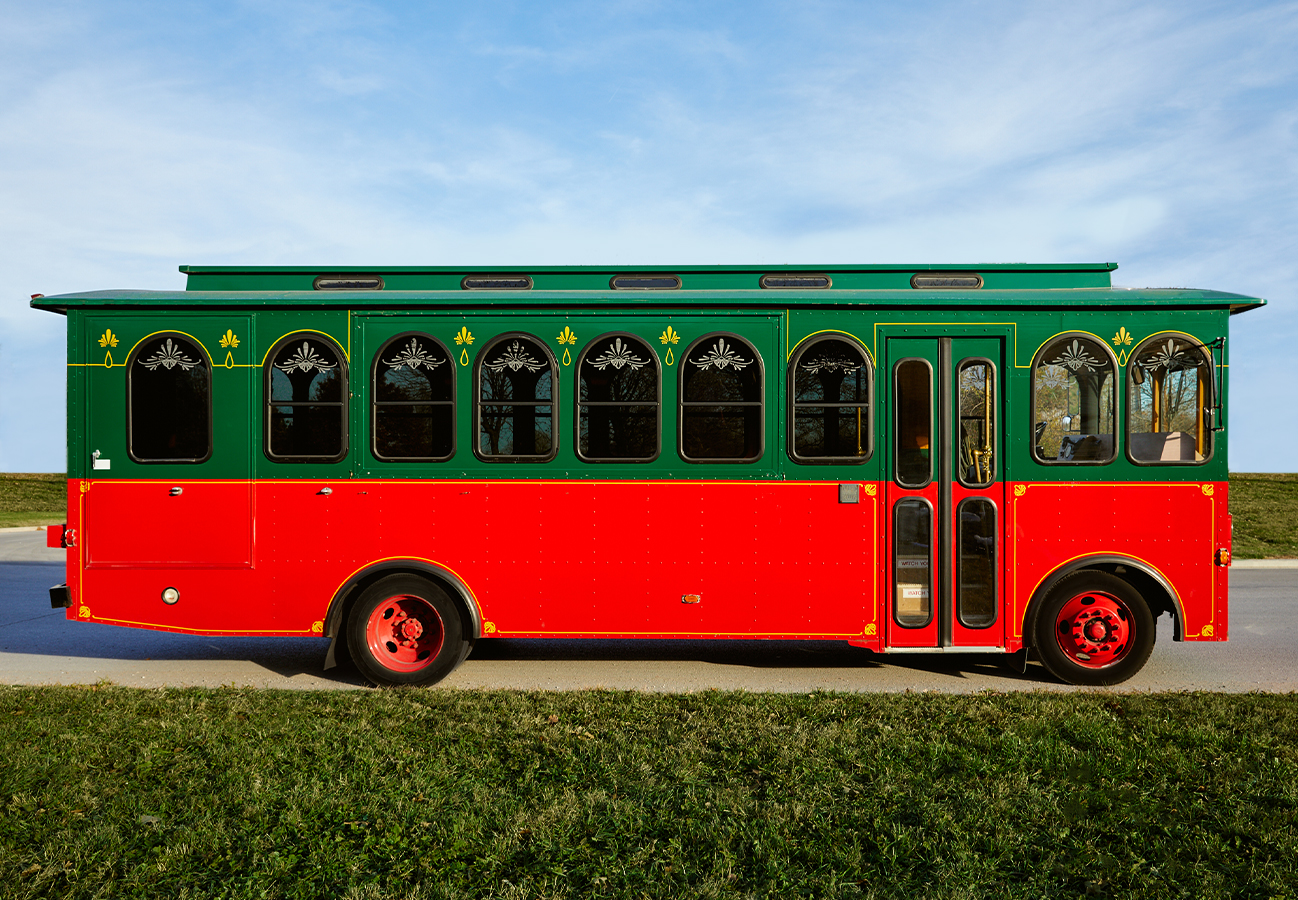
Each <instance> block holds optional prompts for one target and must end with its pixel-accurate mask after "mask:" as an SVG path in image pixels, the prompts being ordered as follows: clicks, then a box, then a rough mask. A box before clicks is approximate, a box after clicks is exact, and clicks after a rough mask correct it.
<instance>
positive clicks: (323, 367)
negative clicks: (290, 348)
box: [275, 341, 338, 375]
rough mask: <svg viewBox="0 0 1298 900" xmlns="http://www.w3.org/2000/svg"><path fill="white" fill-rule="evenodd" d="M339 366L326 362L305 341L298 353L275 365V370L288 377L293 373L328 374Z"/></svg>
mask: <svg viewBox="0 0 1298 900" xmlns="http://www.w3.org/2000/svg"><path fill="white" fill-rule="evenodd" d="M337 365H338V364H337V363H331V362H326V361H325V358H324V357H323V356H320V355H319V354H317V353H316V352H315V348H314V347H312V346H311V345H310V344H309V343H308V342H306V341H303V342H302V346H301V347H299V348H298V351H297V353H295V354H293V355H292V356H290V357H289V358H288V359H285V360H281V361H280V362H277V363H275V368H277V369H279V370H280V371H281V372H283V373H285V374H286V375H287V374H288V373H290V372H293V371H299V372H314V371H316V370H319V371H321V372H327V371H329V370H330V369H333V368H336V367H337Z"/></svg>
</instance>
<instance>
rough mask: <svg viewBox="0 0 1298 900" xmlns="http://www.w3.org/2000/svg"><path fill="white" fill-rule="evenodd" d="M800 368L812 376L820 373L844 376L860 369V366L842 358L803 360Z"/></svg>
mask: <svg viewBox="0 0 1298 900" xmlns="http://www.w3.org/2000/svg"><path fill="white" fill-rule="evenodd" d="M801 367H802V369H803V370H804V371H807V372H810V373H811V374H813V375H819V374H820V373H821V372H842V373H843V374H844V375H851V374H852V373H853V372H856V371H857V370H859V369H860V368H861V364H860V363H859V362H855V361H853V360H850V359H844V358H842V357H838V358H835V359H829V358H827V357H820V358H818V359H808V360H804V361H803V362H802V364H801Z"/></svg>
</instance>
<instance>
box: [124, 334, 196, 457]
mask: <svg viewBox="0 0 1298 900" xmlns="http://www.w3.org/2000/svg"><path fill="white" fill-rule="evenodd" d="M169 337H171V338H180V339H181V340H183V341H184V342H185V343H187V344H190V345H192V346H193V347H194V348H196V349H197V351H198V354H199V355H200V356H201V357H202V359H203V361H204V363H205V364H206V368H207V452H206V453H205V454H204V455H203V456H196V457H175V458H172V459H148V458H145V457H141V456H136V455H135V400H134V390H133V387H134V381H135V363H136V362H138V361H139V358H140V356H141V355H142V354H143V353H144V348H145V346H146V345H148V344H151V343H153V342H154V341H155V340H165V339H166V338H169ZM213 368H214V364H213V362H212V356H211V354H209V353H208V352H207V348H206V347H204V346H203V342H202V341H200V340H199V339H198V338H196V337H194V336H193V335H189V334H186V333H185V332H183V331H174V330H169V331H155V332H153V333H152V334H149V335H146V336H145V337H143V338H141V339H140V342H139V343H137V344H136V345H135V346H134V347H133V348H131V353H130V356H128V357H127V360H126V455H127V456H128V457H130V460H131V462H135V463H139V464H140V465H144V466H156V465H172V464H175V465H197V464H199V463H205V462H207V461H208V460H209V459H211V458H212V453H213V452H214V450H215V444H216V428H215V422H214V421H213V418H214V416H213V406H212V369H213Z"/></svg>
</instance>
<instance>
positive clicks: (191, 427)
mask: <svg viewBox="0 0 1298 900" xmlns="http://www.w3.org/2000/svg"><path fill="white" fill-rule="evenodd" d="M126 379H127V391H126V393H127V413H126V418H127V430H128V432H129V435H130V437H129V448H130V454H131V459H134V460H135V461H136V462H177V463H197V462H203V461H204V460H206V459H207V458H208V457H210V456H211V455H212V370H211V368H210V367H209V366H208V363H207V354H206V353H204V352H203V350H202V349H201V348H200V347H198V346H197V345H196V344H195V343H194V342H193V341H191V340H190V339H188V338H186V337H183V336H182V335H179V334H155V335H153V336H151V337H149V338H148V339H146V340H144V341H142V342H141V343H140V345H139V346H138V347H136V348H135V353H133V354H132V356H131V359H130V361H129V362H128V363H127V366H126Z"/></svg>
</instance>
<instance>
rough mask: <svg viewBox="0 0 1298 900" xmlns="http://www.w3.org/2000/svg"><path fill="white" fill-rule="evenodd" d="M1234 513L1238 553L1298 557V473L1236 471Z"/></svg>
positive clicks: (1232, 495)
mask: <svg viewBox="0 0 1298 900" xmlns="http://www.w3.org/2000/svg"><path fill="white" fill-rule="evenodd" d="M1230 514H1231V517H1232V518H1233V519H1234V528H1235V534H1234V541H1233V543H1234V552H1235V556H1237V557H1239V558H1240V559H1265V558H1267V557H1282V558H1283V557H1288V558H1292V557H1298V475H1275V474H1269V473H1262V474H1248V473H1242V472H1236V473H1233V474H1232V475H1231V476H1230Z"/></svg>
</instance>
